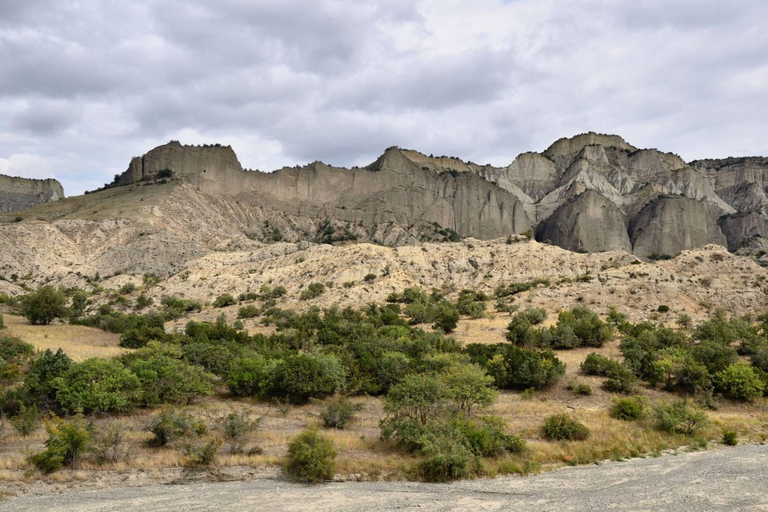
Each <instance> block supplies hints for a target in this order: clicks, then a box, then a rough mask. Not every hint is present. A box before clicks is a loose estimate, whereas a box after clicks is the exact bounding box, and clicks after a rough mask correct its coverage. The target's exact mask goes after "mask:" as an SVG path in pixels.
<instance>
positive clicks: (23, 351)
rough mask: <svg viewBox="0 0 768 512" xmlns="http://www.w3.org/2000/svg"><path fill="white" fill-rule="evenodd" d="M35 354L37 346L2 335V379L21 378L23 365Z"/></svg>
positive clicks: (0, 364)
mask: <svg viewBox="0 0 768 512" xmlns="http://www.w3.org/2000/svg"><path fill="white" fill-rule="evenodd" d="M34 355H35V347H34V346H32V345H30V344H29V343H27V342H25V341H21V340H20V339H19V338H13V337H10V336H0V380H4V381H11V380H15V379H17V378H19V376H20V375H21V372H22V367H23V366H26V363H27V362H28V361H29V360H30V359H31V358H32V357H33V356H34Z"/></svg>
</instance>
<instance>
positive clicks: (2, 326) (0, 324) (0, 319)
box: [0, 315, 5, 329]
mask: <svg viewBox="0 0 768 512" xmlns="http://www.w3.org/2000/svg"><path fill="white" fill-rule="evenodd" d="M0 329H5V323H4V321H3V315H0Z"/></svg>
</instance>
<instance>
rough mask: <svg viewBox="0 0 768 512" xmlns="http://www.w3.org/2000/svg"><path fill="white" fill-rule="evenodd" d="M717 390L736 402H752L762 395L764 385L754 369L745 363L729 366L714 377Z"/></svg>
mask: <svg viewBox="0 0 768 512" xmlns="http://www.w3.org/2000/svg"><path fill="white" fill-rule="evenodd" d="M715 384H716V387H717V389H719V390H720V391H722V392H723V393H725V394H727V395H729V396H731V397H733V398H736V399H737V400H752V399H754V398H757V397H759V396H762V395H763V390H764V389H765V386H766V383H765V382H763V380H762V379H761V378H760V376H759V375H758V373H757V372H756V371H755V369H754V368H752V367H751V366H749V365H747V364H745V363H736V364H732V365H730V366H729V367H728V368H726V369H725V370H723V371H721V372H719V373H718V374H717V375H715Z"/></svg>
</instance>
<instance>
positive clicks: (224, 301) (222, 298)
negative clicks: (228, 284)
mask: <svg viewBox="0 0 768 512" xmlns="http://www.w3.org/2000/svg"><path fill="white" fill-rule="evenodd" d="M235 304H237V299H235V298H234V297H233V296H232V295H231V294H229V293H225V294H223V295H219V296H218V297H216V300H214V301H213V307H215V308H225V307H227V306H233V305H235Z"/></svg>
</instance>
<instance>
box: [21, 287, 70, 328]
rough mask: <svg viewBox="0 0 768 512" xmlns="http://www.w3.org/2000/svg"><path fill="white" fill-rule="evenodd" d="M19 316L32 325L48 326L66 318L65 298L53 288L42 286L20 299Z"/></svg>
mask: <svg viewBox="0 0 768 512" xmlns="http://www.w3.org/2000/svg"><path fill="white" fill-rule="evenodd" d="M21 314H22V315H24V317H26V318H27V320H29V323H31V324H32V325H48V324H50V323H51V322H52V321H53V320H54V319H56V318H63V317H65V316H66V314H67V298H66V297H65V295H64V294H63V293H62V292H60V291H58V290H56V289H55V288H54V287H53V286H50V285H46V286H43V287H42V288H40V289H39V290H37V291H36V292H33V293H29V294H27V295H25V296H23V297H22V298H21Z"/></svg>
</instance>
